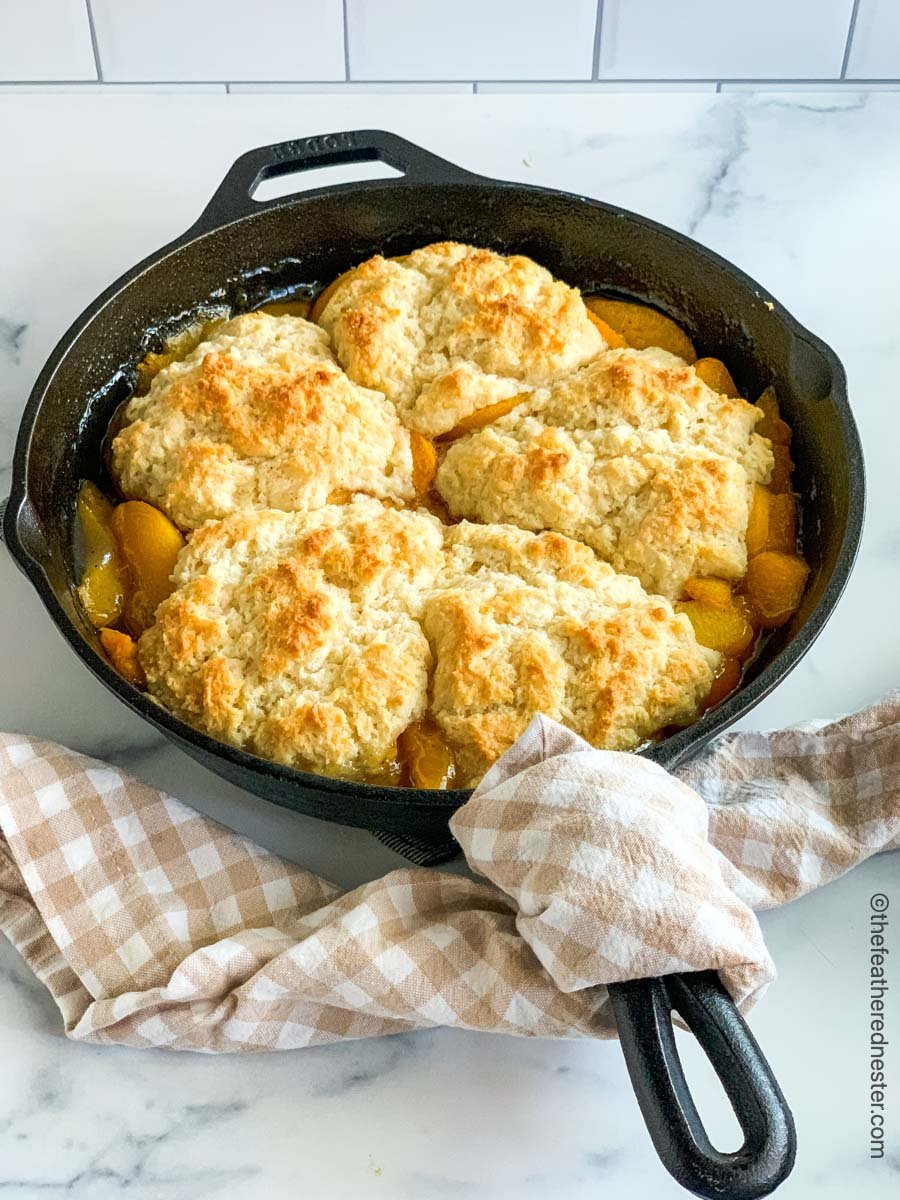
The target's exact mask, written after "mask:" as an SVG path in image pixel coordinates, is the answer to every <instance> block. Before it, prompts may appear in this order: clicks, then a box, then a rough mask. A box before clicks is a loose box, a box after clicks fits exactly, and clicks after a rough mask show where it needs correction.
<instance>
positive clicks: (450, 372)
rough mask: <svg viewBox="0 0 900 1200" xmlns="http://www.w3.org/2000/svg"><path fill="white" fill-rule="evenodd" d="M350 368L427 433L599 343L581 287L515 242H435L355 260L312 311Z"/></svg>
mask: <svg viewBox="0 0 900 1200" xmlns="http://www.w3.org/2000/svg"><path fill="white" fill-rule="evenodd" d="M319 319H320V322H321V324H322V326H323V327H324V328H325V329H326V330H327V331H328V332H329V334H330V335H331V337H332V341H333V343H334V347H335V351H336V353H337V357H338V361H339V362H340V363H341V365H342V366H343V367H344V369H345V370H346V371H347V373H348V374H349V375H350V377H351V379H354V380H356V382H357V383H360V384H363V385H364V386H365V387H370V388H377V389H378V390H379V391H382V392H384V393H385V395H386V396H388V397H389V398H390V399H391V400H393V401H394V402H395V403H396V404H397V406H398V409H399V412H400V415H401V418H402V420H403V421H404V423H405V424H406V425H409V426H410V427H411V428H413V429H417V430H419V431H420V432H421V433H424V434H426V435H427V436H429V437H434V436H437V435H439V434H441V433H446V432H447V431H448V430H450V429H452V428H454V426H456V425H457V424H459V422H460V420H462V419H463V418H465V417H467V416H470V415H471V414H472V413H473V412H476V411H477V410H478V409H481V408H485V407H487V406H488V405H490V404H495V403H496V402H497V401H498V400H506V399H508V398H510V397H511V396H514V395H516V394H518V393H520V392H523V391H529V390H530V389H531V388H532V387H535V386H538V385H540V384H545V383H548V382H549V381H550V380H552V379H555V378H556V377H557V376H559V375H561V374H564V373H566V372H569V371H572V370H574V369H575V368H576V367H579V366H581V365H582V364H583V363H586V362H588V361H589V360H590V359H592V358H594V357H595V356H596V355H597V354H598V353H599V352H600V351H601V350H603V349H605V346H606V344H605V342H604V340H603V338H602V336H601V334H600V333H599V332H598V330H597V328H596V326H595V325H594V324H593V323H592V321H591V319H590V317H589V315H588V311H587V309H586V308H585V306H584V303H583V301H582V299H581V296H580V294H579V293H578V291H577V290H576V289H574V288H570V287H569V286H568V285H566V284H564V283H561V282H560V281H559V280H557V279H554V278H553V276H552V275H551V274H550V272H549V271H547V270H545V268H544V267H540V266H538V264H537V263H535V262H533V261H532V260H531V259H530V258H525V257H524V256H523V255H521V254H515V255H508V256H505V255H500V254H495V253H493V251H491V250H481V249H476V248H475V247H473V246H465V245H461V244H460V243H458V242H438V243H436V244H435V245H432V246H425V247H423V248H422V249H420V250H414V251H413V252H412V253H411V254H408V255H406V256H405V257H404V258H403V259H402V260H400V261H396V260H392V259H385V258H382V257H380V256H376V257H375V258H371V259H369V260H368V261H367V262H364V263H362V264H361V265H360V266H359V267H357V268H356V269H355V270H354V271H352V272H349V273H348V274H347V276H346V278H344V279H342V281H340V282H339V283H338V285H337V286H336V288H335V290H334V292H333V294H332V295H331V298H330V299H329V301H328V303H327V304H326V305H325V308H324V310H323V312H322V314H321V316H320V318H319Z"/></svg>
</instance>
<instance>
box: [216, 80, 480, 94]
mask: <svg viewBox="0 0 900 1200" xmlns="http://www.w3.org/2000/svg"><path fill="white" fill-rule="evenodd" d="M474 86H475V85H474V84H472V83H233V84H232V85H231V88H230V91H231V92H232V93H233V94H235V95H259V94H268V93H272V92H286V93H287V92H291V93H297V92H305V93H307V94H313V93H314V94H317V95H320V96H321V95H322V94H323V93H324V94H325V95H326V96H355V95H357V94H358V93H360V92H363V93H365V92H368V93H369V95H372V96H396V95H403V94H404V93H413V94H414V95H419V96H424V95H438V96H440V95H448V94H453V95H457V96H458V95H466V94H471V92H472V89H473V87H474Z"/></svg>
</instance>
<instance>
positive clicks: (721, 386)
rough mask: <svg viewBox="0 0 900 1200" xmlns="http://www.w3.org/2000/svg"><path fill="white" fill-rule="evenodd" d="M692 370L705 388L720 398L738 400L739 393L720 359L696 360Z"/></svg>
mask: <svg viewBox="0 0 900 1200" xmlns="http://www.w3.org/2000/svg"><path fill="white" fill-rule="evenodd" d="M694 370H695V371H696V372H697V374H698V375H699V376H700V378H701V379H702V380H703V382H704V383H705V384H706V386H707V387H711V388H712V390H713V391H714V392H718V393H719V395H720V396H728V398H729V399H731V400H737V399H739V398H740V394H741V393H740V392H739V391H738V390H737V384H736V383H735V382H734V380H733V379H732V378H731V372H730V371H729V370H728V368H727V367H726V366H725V364H724V363H723V362H722V360H721V359H718V358H698V359H697V361H696V362H695V363H694Z"/></svg>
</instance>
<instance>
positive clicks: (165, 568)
mask: <svg viewBox="0 0 900 1200" xmlns="http://www.w3.org/2000/svg"><path fill="white" fill-rule="evenodd" d="M111 524H112V529H113V532H114V533H115V535H116V540H117V541H118V544H119V550H120V552H121V555H122V558H123V559H124V560H125V564H126V568H127V573H128V577H129V581H130V583H131V587H130V589H129V591H130V594H129V596H128V598H127V600H126V604H125V624H126V625H127V626H128V628H129V630H130V631H131V633H132V634H134V636H135V637H140V635H141V634H142V633H143V632H144V630H145V629H149V627H150V626H151V625H152V624H153V620H154V617H155V615H156V610H157V608H158V607H159V605H160V604H161V603H162V602H163V600H165V598H166V597H167V596H168V595H169V594H170V593H171V592H172V589H173V586H174V585H173V584H172V581H171V576H172V572H173V571H174V570H175V560H176V558H177V557H178V553H179V551H180V550H181V548H182V546H184V538H183V537H182V535H181V533H180V531H179V530H178V529H177V528H176V527H175V526H174V525H173V524H172V522H171V521H170V520H169V518H168V517H167V516H166V515H165V513H161V512H160V511H159V509H158V508H154V507H153V505H152V504H147V503H145V502H144V501H143V500H126V501H125V503H124V504H120V505H118V506H117V507H116V509H115V510H114V511H113V515H112V522H111Z"/></svg>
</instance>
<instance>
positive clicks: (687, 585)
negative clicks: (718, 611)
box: [684, 575, 732, 608]
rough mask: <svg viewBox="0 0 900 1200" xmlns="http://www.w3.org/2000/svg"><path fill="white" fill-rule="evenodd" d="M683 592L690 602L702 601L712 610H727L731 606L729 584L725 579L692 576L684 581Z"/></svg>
mask: <svg viewBox="0 0 900 1200" xmlns="http://www.w3.org/2000/svg"><path fill="white" fill-rule="evenodd" d="M684 590H685V593H686V594H687V595H688V596H690V598H691V599H692V600H702V601H703V603H704V604H710V605H712V607H713V608H728V607H729V605H730V604H731V600H732V597H731V584H730V583H729V582H728V581H727V580H726V579H714V578H713V577H712V576H702V577H701V576H699V575H692V576H691V578H690V579H686V580H685V582H684Z"/></svg>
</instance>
